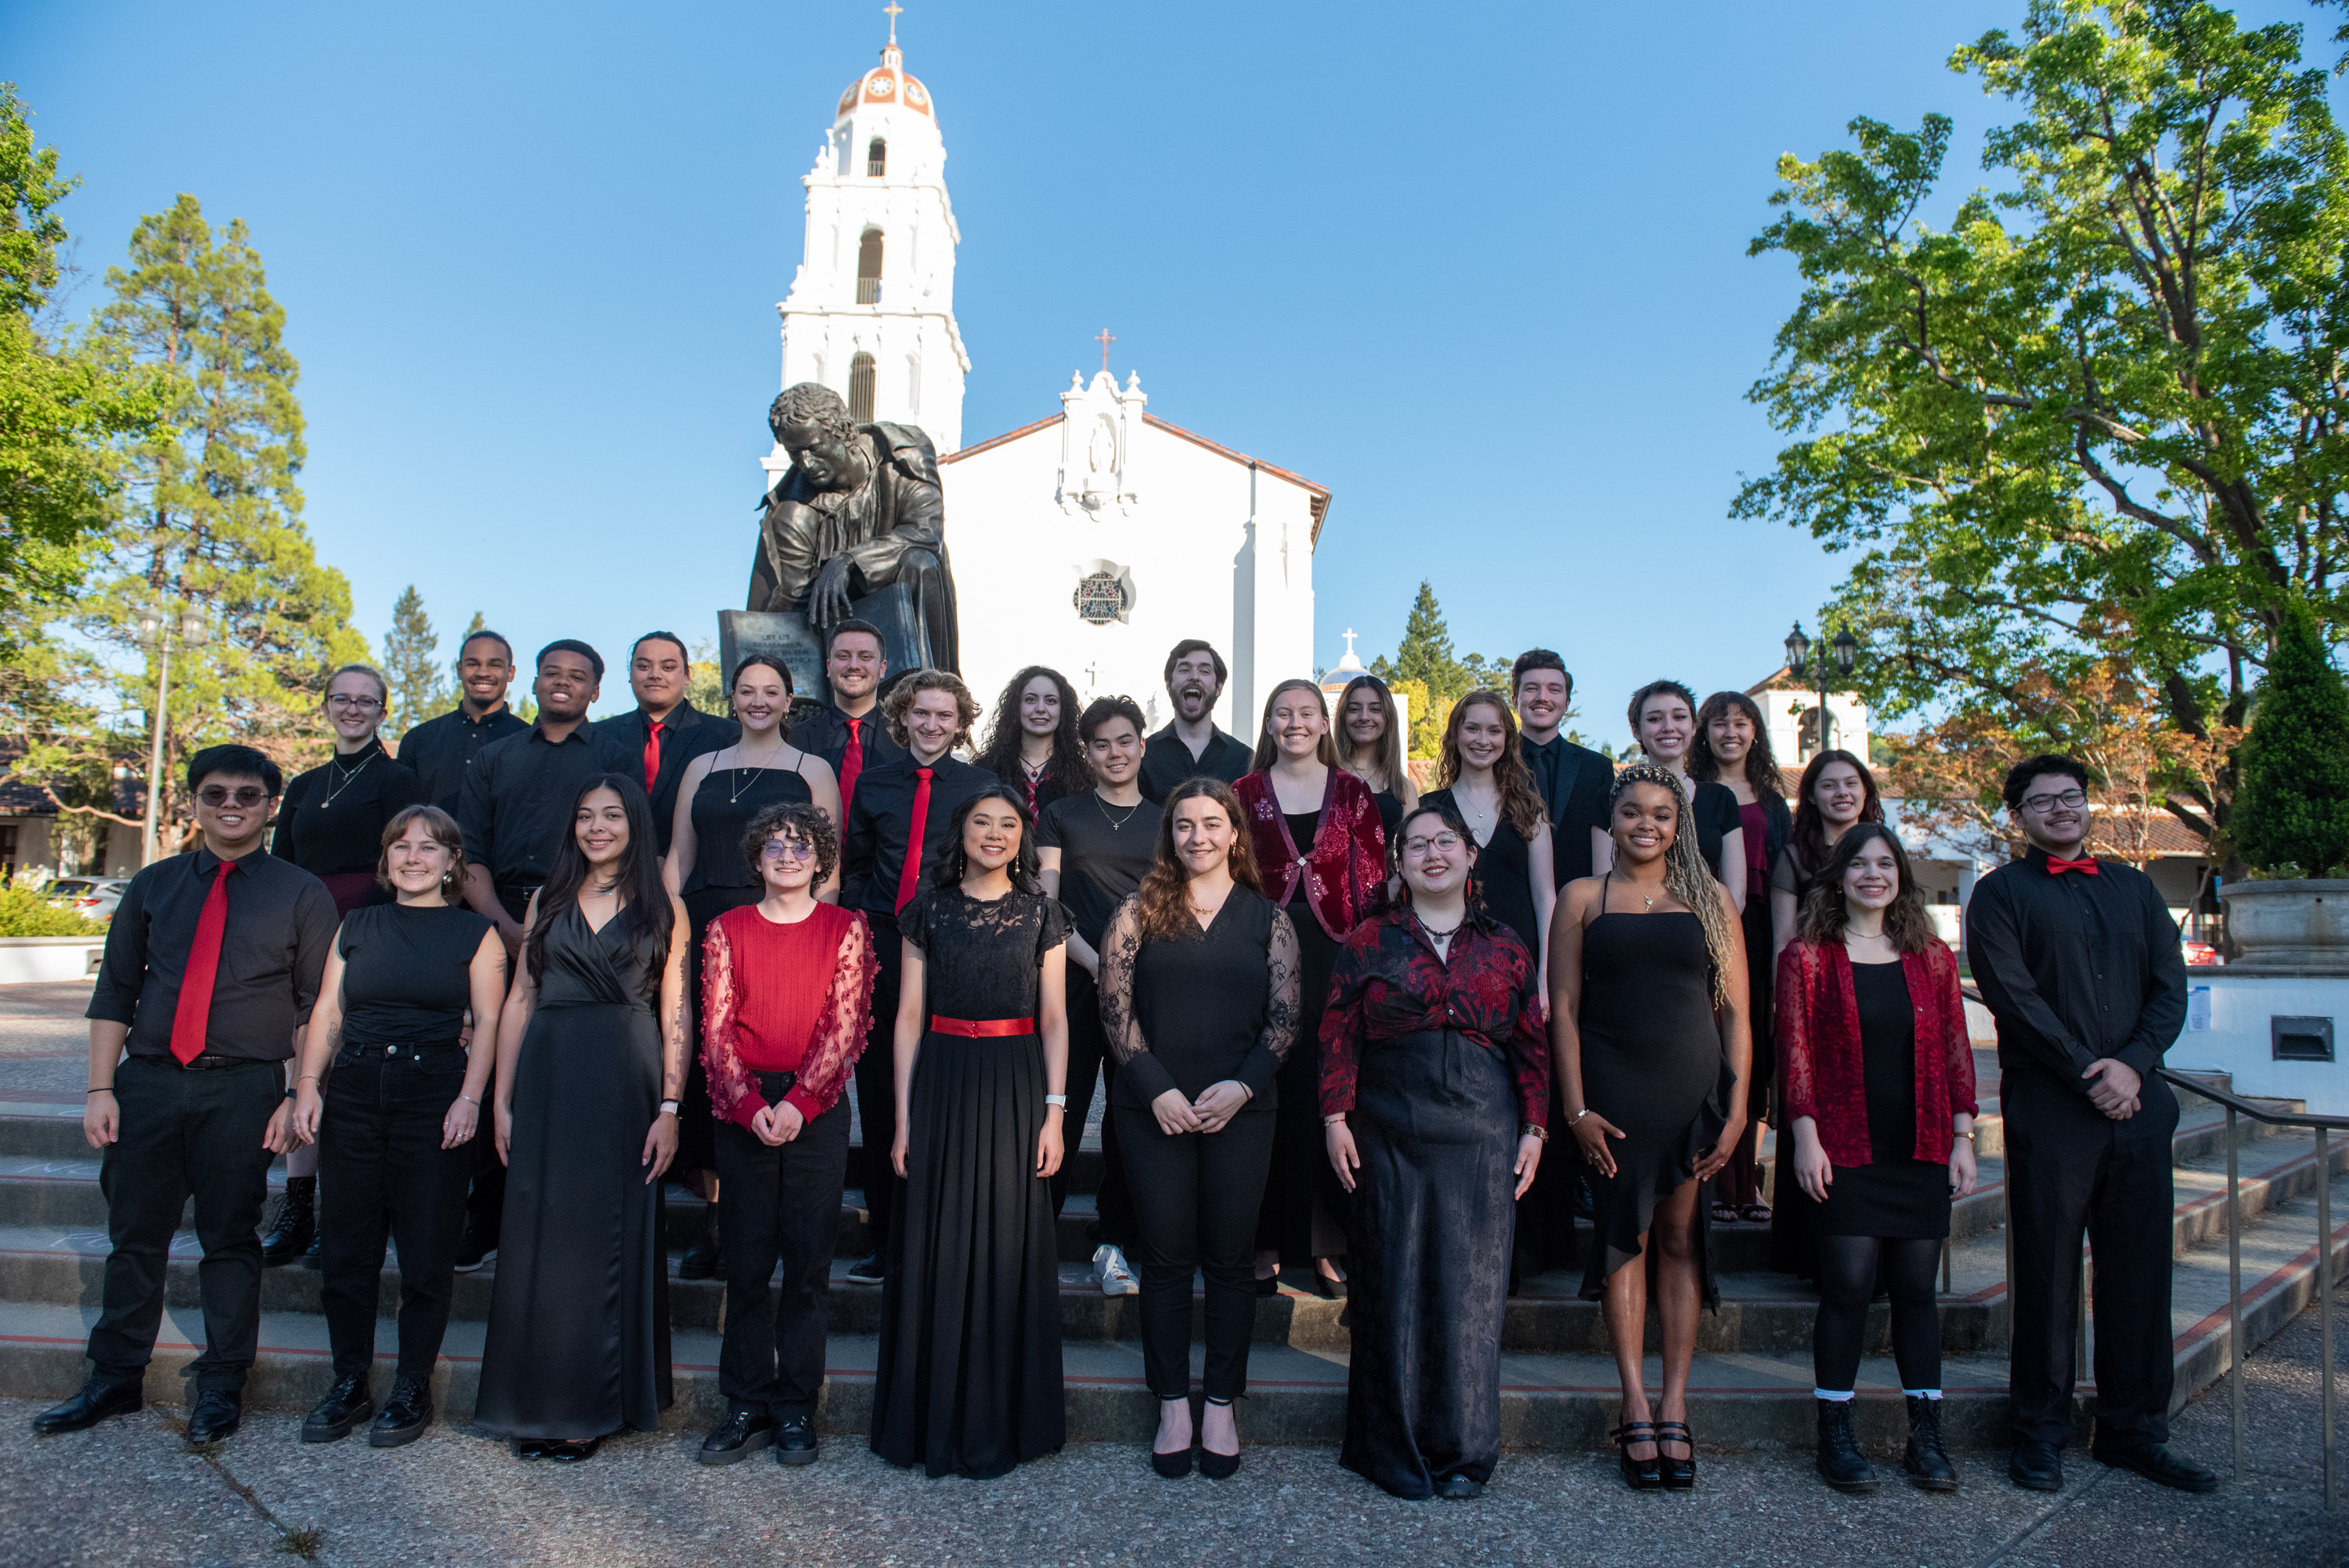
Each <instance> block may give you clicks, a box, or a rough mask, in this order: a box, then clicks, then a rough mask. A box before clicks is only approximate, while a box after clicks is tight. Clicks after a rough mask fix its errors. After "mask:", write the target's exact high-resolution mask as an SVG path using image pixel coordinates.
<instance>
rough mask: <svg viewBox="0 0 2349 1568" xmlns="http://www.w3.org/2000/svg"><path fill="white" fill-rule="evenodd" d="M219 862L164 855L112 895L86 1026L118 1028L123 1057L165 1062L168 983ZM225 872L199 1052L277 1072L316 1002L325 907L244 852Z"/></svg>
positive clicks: (308, 879) (300, 882)
mask: <svg viewBox="0 0 2349 1568" xmlns="http://www.w3.org/2000/svg"><path fill="white" fill-rule="evenodd" d="M336 804H338V805H339V804H340V802H339V801H337V802H336ZM220 863H221V862H220V857H219V856H217V855H215V854H213V853H212V851H211V850H209V849H201V848H200V849H198V850H196V851H193V852H191V853H189V854H184V855H173V856H172V857H171V859H170V860H167V861H156V862H155V863H154V864H153V865H151V866H149V867H148V868H147V869H146V870H144V871H142V872H140V873H139V874H138V875H137V876H135V877H132V878H131V879H130V885H129V887H127V888H125V889H124V890H123V892H122V903H121V904H120V905H119V907H117V908H116V910H115V912H114V923H113V924H112V925H110V926H109V927H108V928H107V932H106V957H105V960H104V962H103V963H102V964H101V965H99V967H98V985H97V986H96V988H95V989H93V990H92V991H91V992H90V996H89V1010H88V1014H87V1015H86V1016H88V1017H92V1018H109V1019H111V1020H113V1021H114V1022H115V1023H118V1024H128V1025H129V1026H130V1039H129V1051H130V1054H131V1055H132V1056H134V1057H160V1058H162V1059H163V1060H166V1061H171V1060H173V1059H174V1058H173V1057H172V1056H171V1021H172V1017H173V1016H174V1015H175V1014H176V1013H177V1012H178V1011H179V1007H180V983H181V980H182V979H183V978H185V976H186V975H187V972H188V952H189V949H191V947H193V946H194V945H195V941H196V921H197V919H198V917H200V916H201V915H202V913H203V908H204V900H205V899H206V898H208V897H210V896H211V893H212V876H213V873H214V872H215V871H216V870H217V869H218V867H219V865H220ZM235 864H236V870H234V871H233V872H230V873H229V878H228V925H227V928H226V929H225V930H224V931H223V932H222V934H221V953H220V967H219V969H218V970H216V971H215V972H214V975H213V979H212V1011H211V1013H210V1014H209V1015H207V1018H208V1025H207V1027H206V1028H205V1030H204V1049H205V1050H206V1051H207V1052H209V1053H211V1054H212V1055H215V1056H223V1057H252V1058H254V1059H255V1060H259V1061H269V1062H282V1061H284V1060H285V1058H286V1057H290V1056H292V1055H293V1054H294V1031H295V1030H296V1029H298V1028H300V1027H301V1026H303V1025H304V1024H305V1023H307V1022H309V1019H310V1006H311V1004H312V1003H314V1002H316V1000H317V999H318V976H319V975H321V974H323V973H324V972H325V970H326V950H327V949H328V948H330V947H332V946H333V945H334V941H335V926H336V919H335V901H334V899H333V898H332V897H330V896H329V895H328V894H327V892H326V884H325V883H324V882H320V881H319V880H318V879H317V878H316V877H314V876H312V875H311V874H310V873H309V872H305V871H304V870H303V869H302V868H301V867H300V866H297V865H295V863H294V862H293V861H282V860H279V859H278V858H277V857H276V856H275V855H272V854H265V853H264V852H263V851H259V850H255V851H253V852H252V853H251V854H249V855H246V856H244V857H243V859H241V860H239V861H236V862H235Z"/></svg>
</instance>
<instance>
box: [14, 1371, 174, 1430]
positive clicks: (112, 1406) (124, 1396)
mask: <svg viewBox="0 0 2349 1568" xmlns="http://www.w3.org/2000/svg"><path fill="white" fill-rule="evenodd" d="M146 1403H147V1398H146V1395H145V1393H144V1391H143V1390H141V1389H140V1386H139V1385H138V1384H136V1383H105V1382H100V1381H99V1380H98V1378H96V1377H93V1378H91V1379H90V1380H89V1381H88V1382H87V1383H85V1384H83V1385H82V1386H81V1392H80V1393H78V1394H76V1395H75V1396H74V1397H73V1398H70V1399H67V1401H66V1402H65V1403H64V1404H62V1405H57V1406H53V1407H51V1408H48V1409H46V1410H44V1411H42V1412H41V1413H40V1414H39V1415H37V1416H36V1417H34V1418H33V1430H34V1431H36V1432H37V1433H39V1434H40V1435H41V1436H42V1437H45V1438H47V1437H52V1436H54V1435H56V1434H57V1433H58V1432H78V1431H81V1430H84V1429H87V1428H90V1427H94V1426H96V1425H98V1422H100V1421H103V1420H105V1419H106V1418H108V1417H109V1416H130V1415H136V1414H137V1413H138V1412H139V1410H140V1408H141V1407H143V1406H144V1405H145V1404H146Z"/></svg>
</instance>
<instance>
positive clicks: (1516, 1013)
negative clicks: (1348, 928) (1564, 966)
mask: <svg viewBox="0 0 2349 1568" xmlns="http://www.w3.org/2000/svg"><path fill="white" fill-rule="evenodd" d="M1534 975H1535V968H1534V960H1533V955H1532V954H1529V953H1527V952H1526V944H1524V943H1522V942H1520V941H1518V940H1517V934H1516V932H1514V931H1511V930H1510V929H1509V928H1508V927H1507V926H1506V925H1503V924H1501V923H1499V922H1497V921H1493V920H1488V919H1485V918H1482V917H1479V916H1471V917H1470V918H1469V920H1468V922H1467V923H1466V924H1464V925H1463V926H1462V927H1461V928H1460V933H1459V934H1458V935H1456V936H1454V938H1453V939H1452V956H1451V960H1450V962H1449V963H1447V962H1445V961H1444V959H1442V958H1438V957H1437V956H1436V955H1435V949H1434V947H1433V945H1432V944H1430V943H1429V942H1428V940H1427V938H1426V937H1425V936H1424V935H1423V934H1421V933H1420V930H1419V923H1418V922H1416V921H1414V920H1413V918H1412V915H1411V911H1410V909H1408V908H1400V909H1391V910H1388V911H1387V912H1386V913H1383V914H1381V915H1380V916H1378V917H1377V918H1376V919H1373V920H1366V921H1364V922H1363V923H1361V925H1359V926H1356V927H1355V928H1354V934H1353V935H1351V936H1350V937H1348V938H1347V939H1346V945H1345V948H1344V950H1343V951H1342V952H1340V954H1338V958H1337V962H1336V963H1335V964H1333V965H1330V1001H1329V1005H1328V1006H1327V1007H1326V1008H1325V1009H1324V1010H1323V1012H1322V1014H1321V1114H1322V1115H1324V1116H1338V1115H1340V1114H1342V1113H1343V1112H1346V1111H1350V1110H1351V1109H1354V1082H1355V1077H1356V1072H1357V1068H1358V1067H1359V1065H1360V1062H1361V1050H1362V1047H1363V1044H1364V1043H1365V1042H1367V1041H1370V1040H1392V1039H1395V1038H1397V1037H1401V1036H1403V1035H1412V1034H1417V1033H1419V1032H1420V1031H1421V1030H1423V1029H1453V1030H1456V1031H1457V1032H1459V1033H1460V1034H1462V1035H1464V1036H1465V1037H1467V1038H1469V1039H1472V1040H1474V1041H1475V1042H1476V1043H1477V1044H1478V1045H1480V1046H1483V1047H1486V1048H1487V1049H1489V1050H1495V1051H1500V1052H1503V1053H1505V1055H1506V1065H1507V1067H1508V1069H1509V1076H1510V1078H1511V1079H1512V1080H1513V1081H1514V1082H1515V1083H1516V1090H1517V1115H1518V1119H1520V1120H1523V1121H1529V1122H1532V1123H1533V1124H1534V1125H1535V1126H1537V1127H1547V1126H1548V1125H1549V1056H1550V1047H1549V1030H1548V1029H1547V1026H1544V1024H1543V1022H1542V1004H1541V996H1540V995H1539V993H1538V992H1537V990H1536V989H1535V984H1534Z"/></svg>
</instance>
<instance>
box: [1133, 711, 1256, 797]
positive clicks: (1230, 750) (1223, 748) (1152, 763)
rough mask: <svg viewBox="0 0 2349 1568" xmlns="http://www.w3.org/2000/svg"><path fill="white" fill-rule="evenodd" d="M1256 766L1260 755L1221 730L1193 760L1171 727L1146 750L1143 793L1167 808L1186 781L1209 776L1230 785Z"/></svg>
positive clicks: (1154, 739) (1143, 756)
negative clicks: (1172, 797) (1177, 786)
mask: <svg viewBox="0 0 2349 1568" xmlns="http://www.w3.org/2000/svg"><path fill="white" fill-rule="evenodd" d="M1255 762H1256V753H1255V752H1253V751H1251V750H1249V749H1248V748H1247V744H1246V743H1245V742H1243V741H1241V740H1239V739H1237V738H1234V737H1232V736H1228V735H1226V734H1225V733H1224V732H1223V731H1222V730H1220V729H1217V730H1215V731H1214V732H1213V733H1212V734H1211V735H1210V736H1209V737H1208V739H1207V749H1206V750H1205V751H1203V752H1201V753H1200V754H1199V755H1198V756H1197V757H1193V756H1192V755H1191V748H1190V747H1189V746H1187V745H1185V743H1184V740H1183V738H1182V737H1181V736H1179V735H1176V734H1175V733H1174V726H1173V725H1171V724H1170V725H1168V726H1167V727H1165V728H1164V729H1162V730H1160V731H1159V732H1158V733H1157V734H1155V735H1154V736H1152V737H1151V738H1150V743H1149V744H1148V745H1147V746H1145V747H1143V748H1142V793H1143V797H1144V798H1145V799H1149V800H1150V801H1152V802H1153V803H1154V804H1156V805H1160V806H1163V805H1164V804H1165V803H1166V797H1167V796H1168V795H1169V794H1170V793H1172V792H1173V790H1174V786H1176V785H1177V784H1180V783H1182V782H1184V781H1185V779H1196V778H1199V777H1201V776H1202V775H1205V776H1206V777H1207V778H1210V779H1222V780H1223V781H1224V782H1225V783H1226V784H1229V783H1231V782H1233V781H1234V780H1236V779H1239V778H1241V777H1242V776H1243V775H1245V774H1247V772H1248V771H1250V769H1252V768H1253V767H1254V765H1255Z"/></svg>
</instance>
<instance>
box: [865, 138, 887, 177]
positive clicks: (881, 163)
mask: <svg viewBox="0 0 2349 1568" xmlns="http://www.w3.org/2000/svg"><path fill="white" fill-rule="evenodd" d="M888 170H889V144H888V143H887V142H886V141H885V140H883V139H881V138H879V137H877V136H876V137H874V139H873V140H872V143H871V145H869V146H867V147H866V148H865V150H864V172H865V174H866V175H867V176H868V177H870V178H872V179H874V180H878V179H880V178H881V176H882V175H884V174H885V173H887V172H888Z"/></svg>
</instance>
